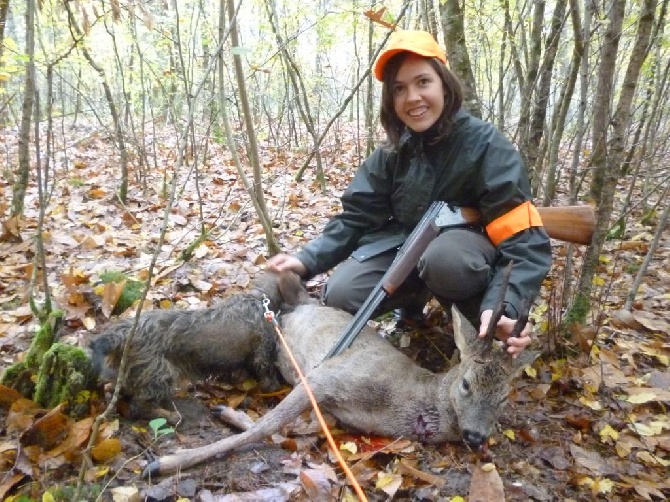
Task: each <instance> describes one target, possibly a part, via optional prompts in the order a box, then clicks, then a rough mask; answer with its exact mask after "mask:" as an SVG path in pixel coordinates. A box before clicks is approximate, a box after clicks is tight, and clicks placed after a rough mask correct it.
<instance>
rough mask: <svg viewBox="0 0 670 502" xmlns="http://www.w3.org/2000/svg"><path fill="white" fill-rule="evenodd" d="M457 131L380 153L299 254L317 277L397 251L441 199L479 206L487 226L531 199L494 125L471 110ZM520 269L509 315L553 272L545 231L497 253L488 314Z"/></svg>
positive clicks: (511, 241) (411, 138)
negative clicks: (506, 278)
mask: <svg viewBox="0 0 670 502" xmlns="http://www.w3.org/2000/svg"><path fill="white" fill-rule="evenodd" d="M454 120H455V124H454V127H453V129H452V132H451V133H450V134H449V136H448V137H447V138H445V139H442V140H441V141H440V142H438V143H435V144H430V142H427V141H426V138H425V137H424V136H425V134H424V135H422V134H412V133H409V132H405V134H403V136H402V138H401V140H400V145H399V147H398V149H397V151H393V150H392V149H389V148H388V147H382V148H378V149H377V150H375V151H374V152H373V153H372V155H370V157H368V158H367V159H366V160H365V161H364V162H363V164H362V165H361V166H360V168H359V169H358V172H357V173H356V175H355V177H354V179H353V181H352V182H351V184H350V185H349V186H348V187H347V189H346V190H345V192H344V193H343V195H342V198H341V202H342V209H343V210H342V212H341V213H340V214H338V215H336V216H335V217H333V218H332V219H331V220H330V221H329V222H328V224H327V225H326V227H325V228H324V230H323V233H322V234H321V235H320V236H319V237H317V238H316V239H314V240H312V241H311V242H309V243H308V244H307V245H306V246H305V247H304V248H303V249H302V250H301V251H300V252H299V253H298V254H297V255H296V256H297V258H299V259H300V261H301V262H302V263H303V264H304V265H305V267H306V268H307V270H308V275H309V276H313V275H316V274H319V273H322V272H325V271H327V270H330V269H331V268H333V267H334V266H335V265H337V264H338V263H340V262H342V261H344V260H345V259H346V258H347V257H349V256H353V257H354V258H356V259H358V260H364V259H366V258H369V257H371V256H376V255H378V254H380V253H383V252H385V251H388V250H391V249H397V248H398V247H399V246H401V245H402V243H403V242H404V241H405V239H406V237H407V236H408V235H409V233H410V232H411V231H412V229H413V228H414V227H415V226H416V224H417V223H418V222H419V220H420V219H421V216H423V213H424V212H425V211H426V209H427V208H428V207H429V206H430V204H431V203H432V202H433V201H435V200H442V201H445V202H447V203H449V204H450V205H454V206H459V207H463V206H469V207H476V208H478V209H479V210H480V211H481V213H482V225H483V227H485V226H486V225H488V224H489V223H490V222H491V221H493V220H495V219H496V218H498V217H499V216H501V215H503V214H505V213H507V212H508V211H510V210H512V209H514V208H515V207H517V206H518V205H519V204H521V203H523V202H525V201H528V200H530V199H531V193H530V184H529V182H528V176H527V173H526V170H525V168H524V166H523V163H522V160H521V157H520V155H519V152H518V151H517V149H516V148H515V147H514V145H512V143H511V142H510V141H509V140H508V139H507V138H505V137H504V136H503V135H502V134H501V133H500V132H499V131H498V130H497V129H496V128H495V127H494V126H493V125H492V124H490V123H488V122H484V121H482V120H479V119H477V118H475V117H473V116H471V115H470V114H468V113H467V112H466V111H464V110H460V111H459V112H457V114H456V116H455V118H454ZM510 260H513V261H514V263H515V266H514V269H513V271H512V275H511V277H510V285H509V288H508V290H507V293H506V296H505V303H506V313H507V315H508V316H509V317H512V318H516V317H517V314H518V311H519V308H520V304H521V301H522V298H523V296H524V295H528V294H531V295H532V298H533V299H534V298H535V296H536V295H537V293H538V292H539V290H540V286H541V284H542V281H543V280H544V278H545V277H546V275H547V273H548V271H549V267H550V266H551V247H550V240H549V237H548V236H547V234H546V232H545V230H544V228H542V227H531V228H529V229H527V230H524V231H522V232H519V233H517V234H515V235H513V236H512V237H509V238H507V239H505V240H504V241H503V242H501V243H500V245H499V246H498V248H497V258H496V263H495V264H494V267H493V270H492V275H491V282H490V284H489V287H488V289H487V292H486V294H485V296H484V299H483V301H482V305H481V311H484V310H486V309H491V308H493V307H494V306H495V303H496V301H497V299H498V296H499V293H498V292H499V289H500V285H501V282H502V271H503V268H504V267H505V265H506V264H507V263H508V262H509V261H510Z"/></svg>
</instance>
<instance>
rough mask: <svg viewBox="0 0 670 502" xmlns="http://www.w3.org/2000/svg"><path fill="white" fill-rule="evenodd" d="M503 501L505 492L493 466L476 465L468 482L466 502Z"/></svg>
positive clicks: (488, 464)
mask: <svg viewBox="0 0 670 502" xmlns="http://www.w3.org/2000/svg"><path fill="white" fill-rule="evenodd" d="M452 500H453V499H452ZM504 500H505V490H504V488H503V483H502V480H501V479H500V475H499V474H498V470H497V469H496V468H495V465H494V464H492V463H487V464H483V465H476V466H475V467H474V470H473V472H472V479H471V480H470V494H469V496H468V502H498V501H500V502H504Z"/></svg>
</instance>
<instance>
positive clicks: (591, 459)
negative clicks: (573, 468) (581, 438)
mask: <svg viewBox="0 0 670 502" xmlns="http://www.w3.org/2000/svg"><path fill="white" fill-rule="evenodd" d="M570 453H572V458H574V459H575V462H576V463H577V464H579V465H581V466H582V467H585V468H586V469H588V470H589V471H591V472H593V473H595V474H596V475H600V476H606V475H611V474H615V473H616V470H615V469H614V468H613V467H612V466H611V465H610V464H609V463H608V462H607V460H605V459H603V458H602V456H600V454H599V453H598V452H595V451H589V450H585V449H584V448H581V447H579V446H577V445H576V444H571V445H570Z"/></svg>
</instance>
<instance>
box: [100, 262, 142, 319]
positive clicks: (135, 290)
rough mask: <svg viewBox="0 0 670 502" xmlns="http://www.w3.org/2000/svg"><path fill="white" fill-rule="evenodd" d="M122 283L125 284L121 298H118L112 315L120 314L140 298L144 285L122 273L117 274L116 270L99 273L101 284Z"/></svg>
mask: <svg viewBox="0 0 670 502" xmlns="http://www.w3.org/2000/svg"><path fill="white" fill-rule="evenodd" d="M123 281H126V282H125V284H124V286H123V291H122V292H121V296H119V300H118V301H117V302H116V305H115V306H114V310H113V311H112V314H113V315H119V314H121V313H122V312H124V311H125V310H126V309H128V308H130V307H131V306H132V305H133V304H134V303H135V302H136V301H137V300H139V299H140V298H141V297H142V291H144V283H143V282H142V281H138V280H136V279H132V278H130V277H128V276H127V275H125V274H124V273H123V272H119V271H117V270H105V271H104V272H102V273H100V282H102V283H103V284H109V283H114V284H119V283H120V282H123Z"/></svg>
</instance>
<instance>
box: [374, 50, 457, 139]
mask: <svg viewBox="0 0 670 502" xmlns="http://www.w3.org/2000/svg"><path fill="white" fill-rule="evenodd" d="M409 54H411V53H410V52H407V51H405V52H400V53H398V54H396V55H395V56H393V57H392V58H391V59H389V61H388V63H386V65H385V66H384V79H383V81H382V82H383V83H382V102H381V109H380V111H379V120H380V122H381V124H382V127H383V128H384V131H386V138H387V139H388V142H389V143H391V145H393V146H394V147H397V146H398V144H399V142H400V136H401V135H402V133H403V131H404V130H405V123H404V122H403V121H402V120H400V118H399V117H398V115H397V114H396V112H395V107H394V105H393V86H394V84H395V79H396V76H397V75H398V70H399V69H400V65H402V63H403V62H404V61H405V59H406V58H407V56H408V55H409ZM425 59H426V60H427V61H428V63H430V65H431V66H432V67H433V69H434V70H435V72H436V73H437V75H438V76H439V77H440V80H441V81H442V87H443V89H444V109H443V110H442V114H441V115H440V117H439V118H438V119H437V121H436V123H435V127H436V131H437V135H436V136H435V138H434V139H433V141H439V140H440V139H442V138H444V137H445V136H447V135H448V134H449V132H450V131H451V126H452V125H453V117H454V114H455V113H456V112H457V111H458V110H459V109H460V108H461V105H462V104H463V90H462V88H461V83H460V81H459V80H458V78H456V75H454V74H453V73H452V72H451V71H450V70H449V68H447V67H446V65H444V64H443V63H442V61H440V60H439V59H437V58H425Z"/></svg>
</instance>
